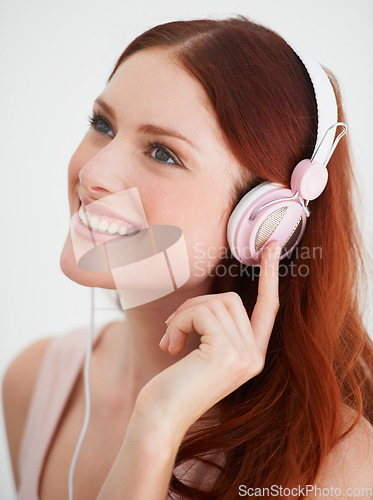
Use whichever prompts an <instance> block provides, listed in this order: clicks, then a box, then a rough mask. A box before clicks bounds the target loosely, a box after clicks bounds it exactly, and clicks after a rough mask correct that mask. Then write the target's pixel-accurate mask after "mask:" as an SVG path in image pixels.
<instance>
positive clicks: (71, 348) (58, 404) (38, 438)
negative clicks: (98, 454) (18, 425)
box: [17, 324, 107, 500]
mask: <svg viewBox="0 0 373 500" xmlns="http://www.w3.org/2000/svg"><path fill="white" fill-rule="evenodd" d="M106 327H107V324H106V325H104V326H101V327H99V328H96V329H95V330H94V333H93V347H94V346H95V345H96V342H97V339H98V338H99V335H100V334H101V333H102V332H103V331H104V330H105V328H106ZM88 335H89V328H88V327H80V328H75V329H74V330H72V331H69V332H68V333H66V334H63V335H58V336H56V338H54V339H52V340H51V342H50V344H49V345H48V348H47V350H46V352H45V355H44V357H43V360H42V363H41V366H40V370H39V374H38V378H37V381H36V385H35V388H34V393H33V396H32V400H31V404H30V409H29V412H28V415H27V420H26V424H25V431H24V434H23V438H22V443H21V449H20V456H19V463H18V467H19V474H20V488H19V492H18V497H17V498H18V499H19V500H26V499H27V500H37V499H38V498H39V496H38V490H39V480H40V474H41V471H42V468H43V465H44V460H45V457H46V453H47V451H48V446H49V444H50V442H51V441H52V437H53V434H54V431H55V430H56V428H57V424H58V422H59V420H60V417H61V415H62V413H63V410H64V408H65V406H66V404H67V401H68V398H69V395H70V393H71V390H72V388H73V386H74V384H75V381H76V380H77V378H78V375H79V372H80V370H81V369H82V368H83V366H84V360H85V353H86V347H87V344H88Z"/></svg>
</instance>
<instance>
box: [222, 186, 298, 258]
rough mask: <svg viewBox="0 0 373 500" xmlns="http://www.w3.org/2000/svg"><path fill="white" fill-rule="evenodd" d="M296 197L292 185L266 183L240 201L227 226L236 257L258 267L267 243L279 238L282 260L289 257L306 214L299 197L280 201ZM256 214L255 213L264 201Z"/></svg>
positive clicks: (231, 247)
mask: <svg viewBox="0 0 373 500" xmlns="http://www.w3.org/2000/svg"><path fill="white" fill-rule="evenodd" d="M292 196H293V193H292V191H291V190H290V189H289V188H286V187H284V186H281V185H280V184H277V183H272V182H266V183H262V184H260V185H259V186H256V187H255V188H253V189H252V190H250V191H249V192H248V193H246V194H245V196H244V197H243V198H242V199H241V200H240V202H239V203H238V204H237V206H236V207H235V209H234V210H233V212H232V214H231V216H230V218H229V221H228V227H227V238H228V243H229V247H230V250H231V252H232V254H233V256H234V257H235V258H236V259H237V260H238V261H239V262H241V263H242V264H245V265H250V266H259V265H260V260H261V256H262V253H263V250H264V248H265V246H266V245H267V244H268V243H269V242H270V241H280V243H281V246H282V250H281V254H280V259H282V258H284V257H286V255H288V254H289V253H290V252H291V251H292V250H293V249H294V247H295V246H296V245H297V244H298V243H299V241H300V240H301V238H302V236H303V233H304V230H305V228H306V223H307V216H306V214H305V211H304V208H303V207H302V205H301V203H300V202H299V200H297V199H289V200H285V201H284V200H282V201H277V200H279V199H282V198H290V197H292ZM268 202H272V203H271V205H269V206H267V207H264V208H262V209H261V210H260V211H259V212H257V214H256V215H255V217H252V214H253V213H254V212H255V211H256V210H257V209H258V208H260V207H262V206H263V205H264V204H266V203H268Z"/></svg>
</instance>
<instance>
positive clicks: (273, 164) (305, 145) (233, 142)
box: [109, 16, 373, 500]
mask: <svg viewBox="0 0 373 500" xmlns="http://www.w3.org/2000/svg"><path fill="white" fill-rule="evenodd" d="M154 47H158V48H164V49H166V50H169V51H170V54H171V55H172V56H173V57H174V60H175V61H176V62H177V63H178V64H180V66H181V67H182V68H183V69H184V70H186V71H187V72H188V74H190V75H191V76H192V77H193V78H195V79H196V80H197V81H198V82H199V83H200V84H201V86H202V87H203V89H204V91H205V93H206V95H207V97H208V102H209V105H210V107H211V110H212V112H213V113H214V114H215V116H216V119H217V122H218V123H219V125H220V127H221V130H222V132H223V137H224V140H225V143H226V146H227V148H229V150H230V151H231V152H232V153H233V155H234V156H235V158H236V159H237V161H238V162H239V165H240V167H241V170H242V175H241V182H240V183H239V185H237V186H236V188H235V191H234V193H233V196H232V206H229V207H228V206H227V211H228V210H231V209H232V208H233V206H234V203H236V202H237V201H238V200H239V198H240V197H241V196H242V195H243V194H244V193H245V192H247V191H248V190H249V189H250V188H252V187H254V186H256V185H257V184H259V183H260V182H263V181H272V182H278V183H281V184H284V185H288V186H289V183H290V176H291V173H292V170H293V168H294V166H295V165H296V164H297V162H298V161H300V160H302V159H303V158H309V157H310V156H311V154H312V152H313V149H314V145H315V142H316V130H317V108H316V103H315V96H314V92H313V87H312V83H311V81H310V79H309V76H308V74H307V71H306V69H305V68H304V66H303V64H302V63H301V62H300V60H299V59H298V57H297V55H296V54H295V53H294V51H293V50H292V49H291V48H290V47H289V46H288V45H287V43H286V42H285V41H284V40H283V39H282V38H281V37H280V36H279V35H278V34H276V33H274V32H273V31H271V30H269V29H267V28H265V27H263V26H260V25H257V24H255V23H253V22H251V21H250V20H249V19H247V18H246V17H244V16H236V17H231V18H228V19H223V20H212V19H205V20H192V21H175V22H169V23H166V24H162V25H159V26H156V27H153V28H151V29H149V30H148V31H146V32H145V33H143V34H142V35H140V36H138V37H137V38H136V39H135V40H134V41H133V42H132V43H131V44H130V45H129V46H128V47H127V48H126V49H125V51H124V52H123V53H122V55H121V56H120V57H119V59H118V61H117V63H116V65H115V67H114V70H113V72H112V74H111V75H110V77H109V81H110V79H111V78H112V76H113V74H114V73H115V71H116V70H117V68H118V67H119V65H120V64H121V63H122V62H123V61H125V60H126V59H127V58H128V57H130V56H131V55H133V54H135V53H136V52H139V51H140V50H147V49H151V48H154ZM328 75H329V78H330V80H331V82H332V84H333V86H334V89H335V93H336V96H337V102H338V108H339V117H338V118H339V120H343V121H344V116H343V110H342V107H341V96H340V91H339V88H338V84H337V82H336V80H335V78H334V77H333V75H332V74H331V73H330V72H329V71H328ZM328 171H329V180H328V184H327V186H326V188H325V191H324V192H323V194H322V195H321V196H320V197H319V198H318V199H316V200H314V201H312V202H311V203H310V206H309V208H310V209H311V212H312V214H311V216H310V218H309V219H308V225H307V228H306V231H305V233H304V236H303V238H302V241H301V243H300V244H299V245H298V247H297V248H296V249H295V250H294V251H293V252H292V254H291V256H290V258H286V259H284V260H282V261H281V263H280V308H279V311H278V314H277V317H276V321H275V325H274V329H273V333H272V335H271V339H270V343H269V346H268V352H267V357H266V364H265V367H264V370H263V371H262V372H261V373H260V374H259V375H257V376H256V377H254V378H253V379H251V380H249V381H248V382H246V383H245V384H243V385H242V386H241V387H239V388H238V389H237V390H235V391H234V392H232V393H231V394H229V395H228V396H227V397H225V398H224V399H223V400H221V401H220V402H219V403H218V405H219V407H220V423H219V424H218V425H210V426H209V425H206V426H205V427H204V428H203V429H202V430H199V432H196V433H191V434H188V433H187V434H186V436H185V438H184V440H183V442H182V444H181V446H180V448H179V451H178V454H177V457H176V461H175V467H176V466H177V465H180V464H182V463H184V462H186V461H187V460H190V459H195V460H200V461H201V462H208V463H211V464H214V461H210V460H209V459H208V458H207V457H208V455H209V454H210V453H211V452H213V453H215V452H224V454H225V457H226V464H225V466H224V467H223V466H219V469H220V474H219V476H218V479H217V480H216V483H215V485H214V487H213V488H212V489H211V491H209V492H206V491H205V490H201V489H199V488H198V487H197V486H196V485H191V484H189V485H187V484H183V482H182V481H181V480H180V479H178V478H177V477H176V475H175V474H173V475H172V477H171V481H170V486H169V492H170V494H171V495H172V493H173V492H174V493H177V494H179V495H184V496H185V497H186V498H198V499H201V500H204V499H226V500H229V499H233V498H237V494H238V491H239V490H238V488H239V485H241V484H244V485H246V486H247V487H255V488H264V487H268V488H270V487H271V485H282V487H283V488H285V487H294V486H298V485H300V486H305V485H307V484H313V483H314V482H315V480H316V477H317V475H318V472H319V471H320V468H321V466H322V464H323V463H324V460H325V458H326V456H327V455H328V453H329V452H330V451H331V449H332V448H333V447H334V446H335V445H336V444H337V443H338V442H339V440H341V439H342V438H343V437H344V436H345V435H347V434H348V433H349V432H351V430H352V429H353V428H354V426H355V425H356V424H357V423H358V421H359V419H360V416H361V415H363V416H365V418H366V419H367V420H368V421H369V422H371V423H373V377H372V367H373V345H372V342H371V340H370V338H369V336H368V333H367V331H366V328H365V326H364V320H363V311H364V308H365V307H366V305H365V302H364V297H366V296H367V294H366V291H367V283H368V280H367V275H368V269H369V268H368V267H367V265H368V264H369V266H371V265H372V264H371V259H370V256H369V254H368V252H367V250H364V248H363V245H362V242H363V239H362V237H361V234H360V232H359V231H360V230H359V225H358V222H357V219H356V213H355V208H354V194H355V193H356V192H357V183H356V179H355V177H354V174H353V171H352V168H351V162H350V154H349V149H348V143H347V140H346V137H344V138H343V139H342V140H341V142H340V143H339V145H338V147H337V149H336V151H335V152H334V154H333V156H332V158H331V160H330V162H329V164H328ZM234 263H235V264H237V261H235V260H234V259H233V257H232V256H231V255H228V256H226V258H224V259H223V260H222V261H221V264H222V265H224V266H225V268H226V269H229V267H230V266H231V265H232V264H234ZM219 269H221V266H219ZM255 269H258V268H244V267H241V272H240V273H239V276H232V273H225V274H224V275H223V276H222V275H221V274H222V273H219V275H217V273H215V276H214V277H213V280H212V284H211V290H210V293H222V292H226V291H234V292H236V293H238V294H239V295H240V297H241V298H242V300H243V303H244V305H245V307H246V309H247V312H248V315H249V316H250V315H251V313H252V310H253V307H254V304H255V300H256V296H257V290H258V273H255ZM235 274H237V273H235ZM364 293H365V294H364ZM345 405H346V406H348V407H350V408H352V409H353V410H354V411H353V412H352V414H353V415H354V418H353V420H352V421H351V422H350V425H349V426H348V428H346V426H345V425H343V422H344V419H343V408H344V406H345ZM204 417H205V416H202V417H201V419H200V420H203V418H204Z"/></svg>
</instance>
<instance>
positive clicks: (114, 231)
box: [107, 223, 119, 234]
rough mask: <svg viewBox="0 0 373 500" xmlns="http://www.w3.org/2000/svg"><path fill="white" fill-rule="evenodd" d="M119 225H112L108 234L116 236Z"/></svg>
mask: <svg viewBox="0 0 373 500" xmlns="http://www.w3.org/2000/svg"><path fill="white" fill-rule="evenodd" d="M118 227H119V226H118V224H114V223H113V224H110V226H109V227H108V228H107V230H108V232H109V233H110V234H115V233H116V232H117V231H118Z"/></svg>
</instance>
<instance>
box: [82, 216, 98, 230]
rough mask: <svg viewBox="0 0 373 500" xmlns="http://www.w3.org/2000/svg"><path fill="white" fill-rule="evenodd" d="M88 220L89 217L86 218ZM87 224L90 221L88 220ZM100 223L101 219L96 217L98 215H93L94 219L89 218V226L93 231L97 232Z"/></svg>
mask: <svg viewBox="0 0 373 500" xmlns="http://www.w3.org/2000/svg"><path fill="white" fill-rule="evenodd" d="M87 219H88V217H86V220H87ZM83 222H84V221H83ZM87 222H88V220H87ZM87 222H86V224H87ZM99 223H100V219H99V218H98V217H96V215H92V217H89V224H90V226H91V228H92V229H93V230H95V231H97V229H98V225H99ZM87 225H88V224H87Z"/></svg>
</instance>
